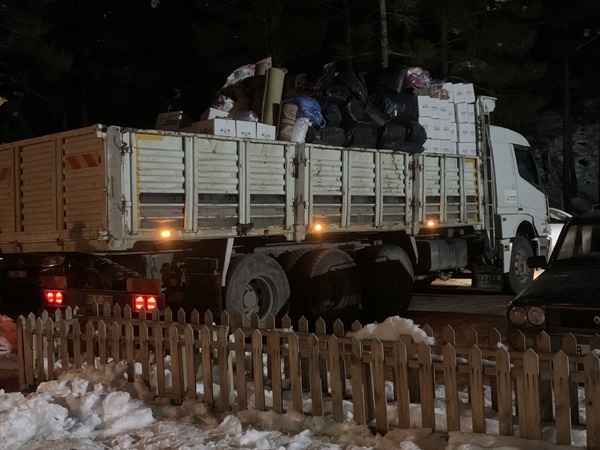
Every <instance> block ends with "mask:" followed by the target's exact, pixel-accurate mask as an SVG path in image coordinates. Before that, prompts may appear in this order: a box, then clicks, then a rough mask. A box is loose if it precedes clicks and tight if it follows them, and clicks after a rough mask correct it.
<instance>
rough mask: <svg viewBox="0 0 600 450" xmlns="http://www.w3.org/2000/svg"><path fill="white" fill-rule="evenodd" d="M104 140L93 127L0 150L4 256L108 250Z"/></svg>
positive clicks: (42, 137) (30, 140) (0, 191)
mask: <svg viewBox="0 0 600 450" xmlns="http://www.w3.org/2000/svg"><path fill="white" fill-rule="evenodd" d="M102 136H103V135H102V132H101V130H100V127H99V126H97V125H96V126H92V127H86V128H81V129H78V130H73V131H68V132H64V133H56V134H51V135H46V136H41V137H39V138H33V139H27V140H23V141H18V142H14V143H11V144H10V145H6V146H0V155H1V156H0V175H3V174H4V175H3V176H2V177H0V201H1V202H2V203H1V207H2V214H1V217H2V218H1V219H0V224H1V225H0V226H1V227H2V234H1V235H0V236H1V237H0V240H1V241H0V242H2V250H3V251H23V252H35V251H73V250H78V251H88V250H90V251H92V250H102V249H104V248H105V247H106V243H105V242H100V241H99V240H98V236H99V232H100V230H102V229H104V228H105V227H106V209H105V202H104V192H105V188H106V184H105V172H104V163H105V162H104V140H103V139H102ZM11 159H12V163H10V160H11ZM9 164H10V166H9ZM5 167H7V168H8V169H9V170H3V169H4V168H5ZM2 178H3V179H2ZM7 216H8V217H7ZM9 229H10V231H9ZM4 241H6V243H5V242H4Z"/></svg>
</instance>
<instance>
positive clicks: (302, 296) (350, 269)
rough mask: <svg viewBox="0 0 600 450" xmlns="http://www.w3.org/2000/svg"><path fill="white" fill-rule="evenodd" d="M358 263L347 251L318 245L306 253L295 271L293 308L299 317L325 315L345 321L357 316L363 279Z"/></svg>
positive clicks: (325, 317)
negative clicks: (360, 277)
mask: <svg viewBox="0 0 600 450" xmlns="http://www.w3.org/2000/svg"><path fill="white" fill-rule="evenodd" d="M358 275H359V274H358V269H357V267H356V263H355V262H354V260H353V259H352V257H351V256H350V255H348V254H347V253H346V252H344V251H342V250H339V249H335V248H329V249H318V250H312V251H310V252H308V253H306V254H304V255H303V256H302V257H301V258H300V259H299V260H298V263H297V265H296V267H295V269H294V273H293V274H292V280H293V282H292V295H293V297H292V312H293V315H294V317H295V318H296V319H297V318H298V317H299V316H302V315H304V316H305V317H306V318H307V319H308V320H309V321H314V320H316V319H317V318H322V319H323V320H324V321H325V322H326V323H328V324H332V323H333V322H335V320H336V319H340V320H342V321H343V322H344V324H345V325H347V326H348V325H350V323H351V322H352V321H353V320H354V319H355V318H356V312H357V311H358V307H359V305H360V279H359V276H358Z"/></svg>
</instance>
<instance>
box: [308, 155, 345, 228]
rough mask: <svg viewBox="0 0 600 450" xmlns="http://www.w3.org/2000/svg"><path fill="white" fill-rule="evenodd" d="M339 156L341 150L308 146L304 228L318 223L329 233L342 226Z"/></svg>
mask: <svg viewBox="0 0 600 450" xmlns="http://www.w3.org/2000/svg"><path fill="white" fill-rule="evenodd" d="M342 155H344V149H342V148H335V147H321V146H316V145H307V147H306V158H307V161H306V162H307V171H306V177H305V182H306V183H307V184H308V198H307V204H308V220H309V223H308V224H307V225H312V224H316V223H319V224H321V225H323V226H324V227H325V229H326V230H329V231H331V230H333V229H335V228H339V227H340V226H341V225H342V201H343V194H344V192H343V187H342Z"/></svg>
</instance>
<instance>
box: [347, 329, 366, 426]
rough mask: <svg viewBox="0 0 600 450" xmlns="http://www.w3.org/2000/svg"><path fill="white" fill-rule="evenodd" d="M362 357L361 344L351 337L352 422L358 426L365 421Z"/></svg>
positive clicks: (364, 423)
mask: <svg viewBox="0 0 600 450" xmlns="http://www.w3.org/2000/svg"><path fill="white" fill-rule="evenodd" d="M362 356H363V355H362V342H361V341H359V340H358V339H357V338H356V337H353V338H352V353H351V354H350V365H351V377H352V378H351V382H352V405H353V413H354V421H355V422H356V423H358V424H359V425H366V423H367V421H366V415H365V392H364V391H365V387H364V383H363V370H362V369H363V367H362V366H363V362H362Z"/></svg>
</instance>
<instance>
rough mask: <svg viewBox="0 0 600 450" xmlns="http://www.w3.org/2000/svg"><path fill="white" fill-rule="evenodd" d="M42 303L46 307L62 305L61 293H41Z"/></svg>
mask: <svg viewBox="0 0 600 450" xmlns="http://www.w3.org/2000/svg"><path fill="white" fill-rule="evenodd" d="M43 295H44V301H45V302H46V305H48V306H61V305H62V304H63V298H64V294H63V291H56V290H52V291H49V290H48V291H47V290H44V291H43Z"/></svg>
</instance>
